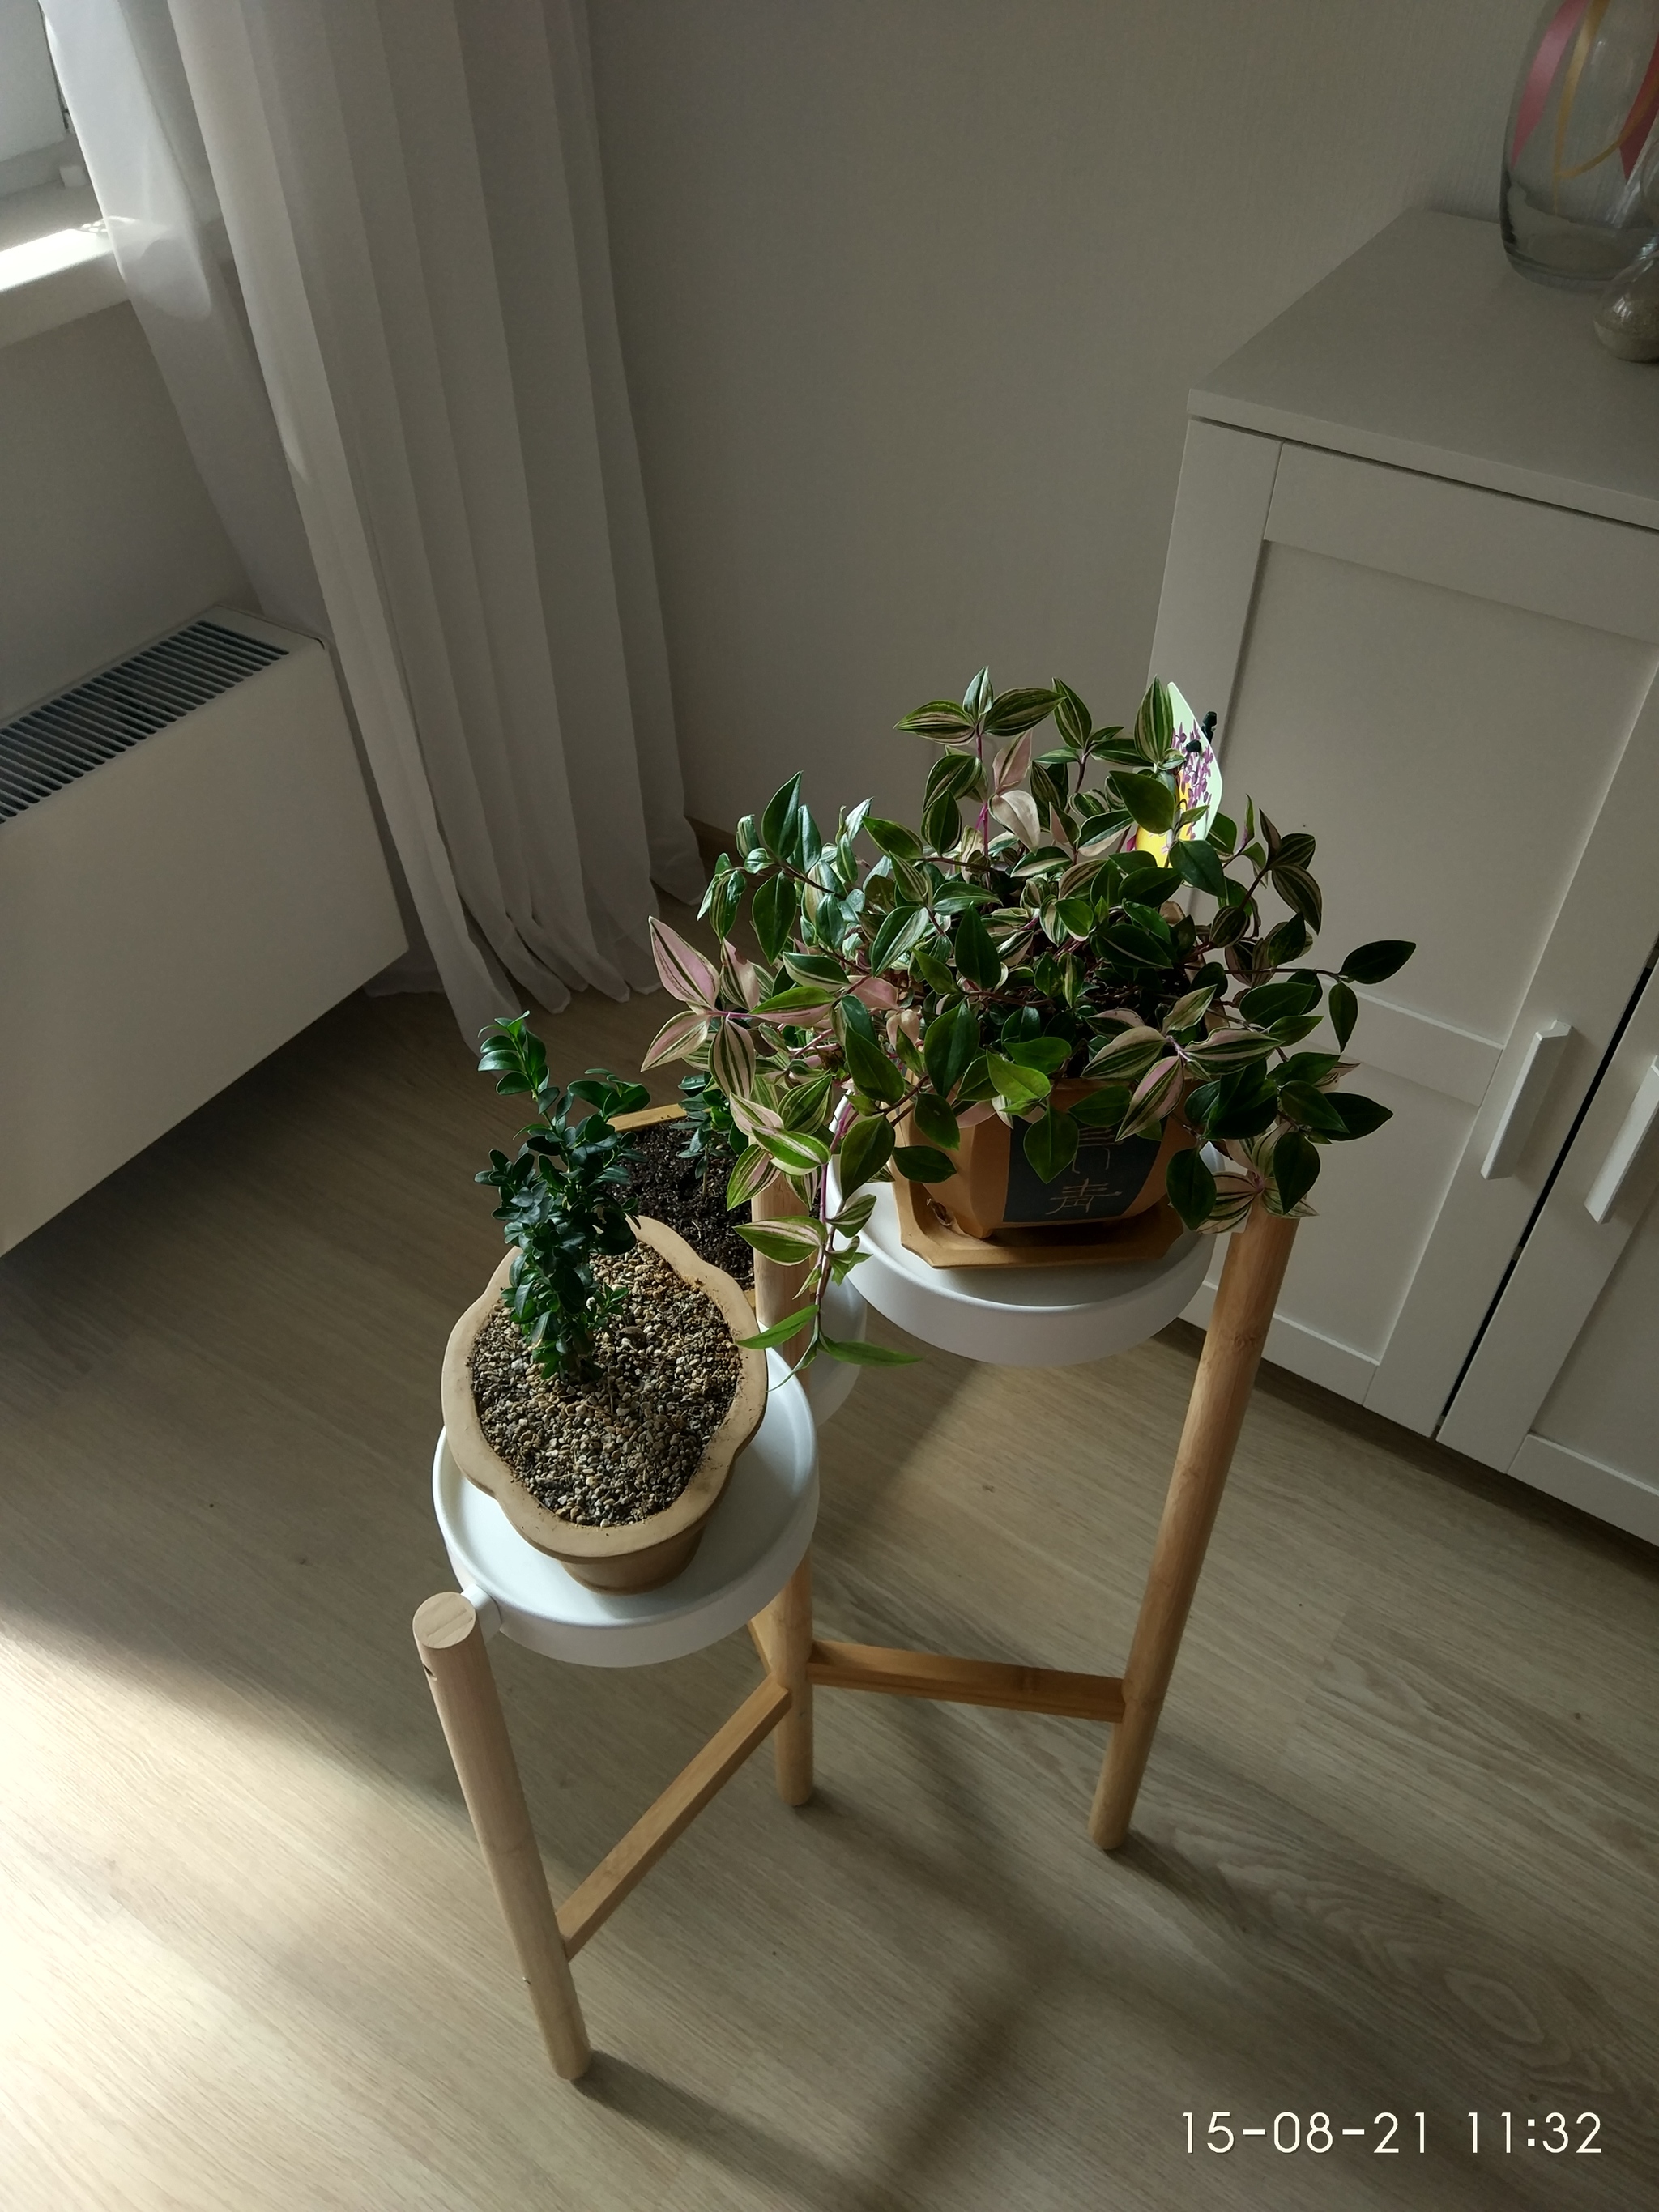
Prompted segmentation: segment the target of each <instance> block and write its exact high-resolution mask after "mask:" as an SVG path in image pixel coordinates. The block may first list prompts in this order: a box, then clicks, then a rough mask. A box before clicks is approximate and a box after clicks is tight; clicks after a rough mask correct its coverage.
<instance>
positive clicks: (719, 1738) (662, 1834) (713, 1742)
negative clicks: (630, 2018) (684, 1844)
mask: <svg viewBox="0 0 1659 2212" xmlns="http://www.w3.org/2000/svg"><path fill="white" fill-rule="evenodd" d="M788 1710H789V1692H788V1691H787V1689H786V1688H785V1687H784V1686H783V1684H782V1683H781V1682H778V1681H775V1680H773V1679H772V1678H771V1677H770V1676H768V1678H767V1680H765V1681H763V1683H762V1684H761V1685H760V1686H759V1688H758V1689H756V1690H753V1691H751V1692H750V1694H749V1696H748V1697H746V1698H745V1699H744V1701H743V1703H742V1704H741V1705H739V1706H738V1710H737V1711H736V1712H734V1713H733V1714H732V1717H731V1719H730V1720H729V1721H727V1722H726V1725H725V1727H724V1728H722V1729H717V1730H716V1731H715V1733H714V1735H711V1736H710V1737H709V1739H708V1742H707V1743H706V1744H704V1746H703V1747H702V1750H701V1751H700V1752H699V1753H697V1755H696V1758H695V1759H692V1760H691V1762H690V1765H687V1766H684V1767H683V1768H682V1769H681V1771H680V1772H679V1773H678V1774H677V1775H676V1776H675V1778H674V1779H673V1780H672V1781H671V1783H670V1784H669V1785H668V1787H667V1789H666V1790H664V1791H663V1793H662V1795H661V1796H660V1797H659V1798H658V1800H657V1802H656V1803H655V1804H654V1805H653V1806H652V1807H651V1808H650V1809H649V1811H648V1812H645V1813H642V1814H641V1815H640V1817H639V1819H638V1820H635V1823H634V1825H633V1826H632V1827H631V1828H630V1829H629V1832H628V1833H627V1834H626V1835H625V1836H624V1837H623V1839H622V1841H621V1842H620V1843H619V1844H617V1845H615V1847H614V1848H613V1849H612V1850H609V1851H607V1852H606V1853H605V1857H603V1858H602V1859H601V1860H600V1861H599V1864H598V1866H596V1867H595V1868H594V1869H593V1871H592V1874H591V1875H588V1877H587V1879H586V1881H583V1882H580V1883H579V1884H578V1885H577V1887H575V1888H574V1889H573V1890H572V1891H571V1893H570V1894H569V1896H568V1898H566V1899H565V1901H564V1903H563V1904H562V1905H561V1906H560V1907H559V1911H558V1923H559V1934H560V1935H561V1936H562V1938H563V1939H564V1948H565V1953H566V1955H567V1957H569V1958H572V1959H574V1957H575V1955H576V1954H577V1952H578V1951H580V1949H581V1948H582V1945H583V1944H584V1943H586V1941H587V1939H588V1937H589V1936H592V1934H593V1933H594V1931H595V1930H596V1929H599V1928H602V1927H603V1926H604V1925H605V1922H606V1921H607V1920H608V1919H609V1918H610V1917H611V1914H612V1913H613V1912H614V1911H616V1909H617V1906H618V1905H620V1904H621V1903H622V1901H623V1898H625V1897H626V1896H627V1895H628V1893H629V1891H630V1890H632V1889H635V1888H636V1887H638V1885H639V1884H640V1883H641V1881H644V1879H645V1877H646V1875H647V1874H649V1873H650V1871H651V1869H652V1868H653V1866H655V1864H656V1863H657V1861H658V1860H659V1858H660V1857H662V1855H663V1853H664V1852H665V1850H667V1849H668V1847H669V1845H670V1844H672V1843H673V1842H674V1840H675V1838H677V1837H679V1836H683V1835H684V1833H685V1831H686V1830H687V1829H688V1828H689V1827H690V1825H691V1823H692V1821H693V1820H696V1817H697V1815H698V1814H699V1813H701V1812H702V1808H703V1807H704V1806H705V1805H706V1804H708V1801H709V1799H710V1798H711V1797H713V1796H715V1795H716V1794H717V1792H718V1791H719V1790H721V1789H722V1788H723V1787H724V1786H725V1784H726V1783H728V1782H729V1781H730V1780H731V1779H732V1776H733V1775H734V1774H735V1773H736V1772H737V1771H738V1768H739V1767H740V1766H741V1765H743V1763H744V1759H747V1758H748V1756H749V1754H750V1752H751V1751H753V1750H754V1748H755V1747H756V1746H757V1744H760V1743H764V1741H766V1739H767V1737H768V1736H769V1735H770V1734H771V1733H772V1731H773V1729H775V1727H776V1726H777V1724H778V1723H779V1722H780V1721H781V1719H782V1718H783V1717H784V1715H785V1714H786V1713H787V1711H788Z"/></svg>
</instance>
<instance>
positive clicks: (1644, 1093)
mask: <svg viewBox="0 0 1659 2212" xmlns="http://www.w3.org/2000/svg"><path fill="white" fill-rule="evenodd" d="M1655 1121H1659V1060H1655V1061H1654V1063H1653V1065H1652V1066H1651V1067H1650V1068H1649V1070H1648V1072H1647V1073H1646V1074H1645V1075H1644V1077H1643V1078H1642V1080H1641V1083H1640V1085H1638V1090H1637V1093H1636V1096H1635V1097H1634V1098H1633V1099H1632V1101H1631V1109H1630V1111H1629V1113H1628V1114H1626V1116H1625V1118H1624V1121H1622V1122H1621V1123H1620V1129H1619V1134H1618V1135H1617V1136H1616V1137H1615V1138H1614V1139H1613V1143H1612V1145H1611V1146H1610V1147H1609V1149H1608V1152H1607V1158H1606V1159H1604V1160H1603V1161H1602V1163H1601V1173H1600V1174H1599V1175H1598V1176H1596V1178H1595V1182H1593V1183H1592V1184H1591V1185H1590V1187H1589V1195H1588V1196H1587V1197H1586V1199H1585V1200H1584V1211H1585V1212H1586V1213H1588V1214H1589V1218H1590V1219H1591V1220H1592V1221H1605V1220H1606V1219H1607V1216H1608V1214H1610V1213H1611V1212H1613V1207H1614V1206H1617V1205H1618V1203H1619V1194H1620V1191H1621V1190H1622V1189H1623V1188H1624V1187H1625V1177H1626V1176H1627V1175H1628V1174H1629V1173H1630V1171H1631V1170H1632V1168H1633V1167H1634V1166H1635V1164H1636V1155H1637V1154H1638V1152H1640V1151H1641V1149H1642V1146H1644V1144H1645V1143H1646V1141H1647V1135H1648V1132H1649V1130H1650V1129H1651V1128H1652V1127H1653V1125H1654V1123H1655Z"/></svg>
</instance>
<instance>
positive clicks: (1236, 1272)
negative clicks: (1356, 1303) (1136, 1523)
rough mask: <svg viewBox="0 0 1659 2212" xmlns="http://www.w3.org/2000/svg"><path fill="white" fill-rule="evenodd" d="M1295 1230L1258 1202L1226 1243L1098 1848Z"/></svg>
mask: <svg viewBox="0 0 1659 2212" xmlns="http://www.w3.org/2000/svg"><path fill="white" fill-rule="evenodd" d="M1295 1236H1296V1224H1295V1222H1294V1221H1290V1220H1285V1219H1282V1218H1280V1217H1279V1215H1277V1214H1272V1213H1269V1212H1267V1211H1266V1209H1265V1208H1264V1207H1262V1206H1260V1205H1258V1206H1256V1208H1255V1212H1254V1213H1253V1214H1252V1215H1251V1216H1250V1218H1249V1222H1248V1223H1247V1224H1246V1225H1245V1226H1244V1228H1243V1229H1242V1230H1240V1231H1235V1233H1234V1235H1233V1237H1232V1238H1231V1243H1230V1245H1229V1248H1228V1251H1227V1257H1226V1261H1225V1264H1224V1266H1223V1267H1222V1271H1221V1287H1220V1289H1219V1290H1218V1291H1217V1293H1216V1301H1215V1310H1214V1312H1213V1313H1212V1315H1211V1316H1210V1327H1209V1333H1208V1334H1207V1335H1206V1337H1205V1340H1204V1351H1203V1355H1202V1357H1201V1358H1200V1360H1199V1363H1198V1375H1197V1377H1196V1379H1195V1380H1194V1384H1193V1395H1192V1398H1191V1400H1190V1401H1189V1402H1188V1407H1187V1419H1186V1423H1185V1425H1184V1426H1183V1427H1182V1431H1181V1445H1180V1449H1178V1451H1177V1452H1176V1463H1175V1472H1174V1474H1172V1475H1171V1476H1170V1491H1169V1495H1168V1497H1167V1498H1165V1500H1164V1517H1163V1520H1162V1521H1161V1522H1160V1523H1159V1525H1158V1541H1157V1544H1156V1545H1155V1547H1153V1552H1152V1569H1151V1571H1150V1572H1149V1574H1148V1575H1147V1577H1146V1595H1144V1596H1143V1597H1142V1599H1141V1601H1140V1614H1139V1619H1138V1620H1137V1621H1136V1623H1135V1633H1134V1641H1133V1644H1132V1645H1131V1646H1130V1650H1129V1663H1128V1665H1127V1667H1126V1668H1124V1671H1123V1718H1122V1719H1121V1721H1120V1722H1119V1723H1118V1725H1117V1726H1116V1728H1115V1729H1114V1730H1113V1731H1112V1741H1111V1743H1110V1745H1109V1748H1108V1750H1107V1753H1106V1762H1105V1765H1103V1767H1102V1769H1101V1774H1100V1786H1099V1788H1098V1789H1097V1790H1096V1792H1095V1802H1094V1807H1093V1809H1092V1810H1091V1813H1090V1815H1089V1834H1090V1838H1091V1840H1092V1841H1093V1842H1095V1843H1097V1844H1099V1845H1100V1847H1101V1849H1102V1850H1108V1851H1110V1850H1116V1849H1117V1847H1118V1845H1119V1844H1121V1843H1122V1841H1123V1839H1124V1838H1125V1837H1126V1836H1127V1834H1128V1832H1129V1822H1130V1820H1131V1819H1132V1818H1133V1814H1134V1808H1135V1798H1136V1796H1137V1795H1138V1793H1139V1789H1140V1781H1141V1777H1142V1776H1143V1775H1144V1774H1145V1772H1146V1760H1147V1757H1148V1755H1149V1753H1151V1751H1152V1738H1153V1735H1155V1734H1156V1732H1157V1729H1158V1715H1159V1713H1160V1712H1161V1711H1163V1709H1164V1696H1165V1694H1166V1692H1168V1690H1169V1687H1170V1676H1171V1674H1173V1673H1174V1672H1175V1663H1176V1655H1177V1654H1178V1652H1179V1651H1180V1650H1181V1638H1182V1631H1183V1630H1184V1629H1185V1627H1186V1626H1187V1614H1188V1610H1189V1608H1190V1607H1191V1605H1192V1601H1193V1595H1194V1591H1195V1590H1196V1589H1197V1588H1198V1577H1199V1574H1200V1571H1201V1570H1202V1568H1203V1565H1204V1553H1205V1551H1206V1548H1207V1547H1208V1545H1209V1541H1210V1531H1211V1529H1212V1528H1213V1526H1214V1525H1215V1516H1216V1513H1217V1510H1218V1508H1219V1506H1220V1504H1221V1493H1222V1491H1223V1489H1224V1487H1225V1484H1226V1480H1227V1471H1228V1469H1229V1468H1231V1465H1232V1459H1233V1448H1234V1446H1235V1445H1236V1444H1237V1442H1238V1432H1239V1431H1240V1429H1241V1428H1242V1427H1243V1425H1244V1411H1245V1407H1247V1406H1248V1405H1249V1399H1250V1389H1251V1386H1252V1384H1253V1383H1255V1370H1256V1369H1257V1367H1258V1366H1259V1365H1260V1364H1261V1347H1262V1346H1263V1344H1264V1343H1265V1342H1266V1341H1267V1329H1268V1326H1269V1324H1270V1322H1272V1320H1273V1307H1274V1305H1275V1304H1276V1303H1277V1302H1278V1298H1279V1285H1280V1284H1281V1283H1282V1282H1283V1281H1284V1279H1285V1267H1286V1266H1287V1265H1288V1264H1289V1261H1290V1256H1291V1243H1292V1242H1293V1240H1294V1238H1295Z"/></svg>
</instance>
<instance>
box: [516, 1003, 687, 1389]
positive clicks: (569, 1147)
mask: <svg viewBox="0 0 1659 2212" xmlns="http://www.w3.org/2000/svg"><path fill="white" fill-rule="evenodd" d="M481 1042H482V1044H483V1058H482V1059H481V1060H479V1062H478V1069H479V1073H481V1074H485V1075H493V1076H494V1077H495V1088H496V1090H497V1091H505V1092H507V1094H508V1095H509V1096H513V1095H516V1096H518V1097H528V1098H529V1099H530V1100H531V1102H532V1104H533V1105H534V1107H535V1109H536V1111H535V1114H534V1116H533V1118H532V1120H531V1121H529V1122H528V1123H527V1124H526V1127H524V1128H523V1129H522V1130H521V1131H520V1135H521V1136H522V1138H523V1139H524V1142H523V1143H522V1144H521V1145H520V1147H519V1149H518V1151H517V1152H515V1153H514V1154H513V1158H511V1159H509V1158H507V1154H506V1153H505V1152H491V1154H490V1155H489V1166H488V1167H487V1168H482V1169H480V1170H479V1171H478V1173H477V1176H474V1177H473V1180H474V1182H483V1183H488V1184H489V1186H490V1188H492V1189H493V1190H495V1191H496V1192H497V1193H499V1194H500V1197H501V1204H500V1205H499V1206H497V1207H496V1208H495V1219H496V1220H497V1221H499V1222H500V1223H501V1225H502V1232H501V1233H502V1234H503V1236H504V1237H506V1239H507V1243H509V1244H511V1245H513V1246H516V1248H517V1250H516V1255H515V1256H514V1259H513V1267H512V1272H511V1273H510V1274H509V1275H508V1277H507V1287H506V1289H505V1290H503V1291H502V1292H501V1304H503V1305H504V1306H505V1307H506V1308H507V1312H508V1313H509V1314H510V1315H511V1316H512V1317H513V1321H514V1322H516V1323H517V1324H518V1328H519V1332H520V1335H521V1336H522V1337H523V1338H524V1340H525V1344H526V1348H527V1349H528V1351H529V1352H530V1355H531V1357H532V1358H533V1359H534V1360H535V1362H536V1364H538V1366H539V1367H540V1368H541V1370H542V1371H543V1373H544V1374H545V1375H549V1376H552V1375H562V1376H567V1377H568V1379H570V1380H571V1381H586V1380H588V1379H590V1378H591V1376H592V1346H593V1338H594V1334H595V1333H596V1332H597V1331H598V1330H599V1329H601V1328H604V1326H605V1323H606V1322H608V1321H609V1320H610V1319H611V1317H612V1316H613V1315H614V1314H616V1313H617V1311H618V1310H620V1309H621V1308H622V1306H623V1304H626V1302H627V1296H628V1294H627V1291H625V1290H624V1289H623V1287H622V1285H619V1284H615V1283H613V1284H611V1285H609V1286H608V1287H607V1286H605V1285H601V1284H600V1283H599V1281H598V1280H597V1279H596V1278H595V1276H594V1273H593V1259H594V1255H595V1254H597V1253H600V1252H629V1251H631V1250H632V1249H633V1248H634V1245H635V1242H636V1241H637V1240H636V1238H635V1234H634V1231H633V1227H632V1225H631V1224H630V1222H629V1218H628V1208H627V1205H626V1203H625V1200H626V1198H627V1193H628V1182H629V1166H630V1164H632V1163H633V1161H634V1160H635V1158H636V1157H637V1156H636V1154H635V1152H634V1150H633V1148H632V1146H630V1145H629V1140H628V1138H627V1136H626V1135H625V1133H623V1131H621V1130H618V1129H614V1128H612V1127H611V1122H612V1121H613V1120H614V1118H615V1117H616V1116H617V1115H618V1114H632V1113H636V1112H637V1111H638V1110H639V1109H640V1108H641V1107H642V1106H648V1105H649V1104H650V1103H651V1094H650V1092H649V1091H647V1089H646V1087H645V1085H643V1084H642V1083H623V1082H618V1080H617V1078H616V1077H615V1076H614V1075H612V1074H611V1073H610V1071H609V1070H608V1069H606V1068H603V1067H590V1068H589V1069H588V1071H587V1074H586V1077H585V1078H584V1079H580V1080H579V1081H577V1082H575V1083H573V1084H571V1085H570V1086H569V1088H568V1090H567V1091H562V1090H561V1089H560V1087H559V1085H557V1084H556V1083H555V1082H554V1080H553V1079H552V1077H551V1076H550V1074H549V1073H548V1066H547V1049H546V1047H545V1046H544V1044H543V1042H542V1041H541V1039H540V1038H539V1037H538V1036H536V1035H535V1034H534V1033H533V1031H532V1029H531V1027H530V1020H529V1017H528V1016H527V1015H526V1014H515V1015H513V1017H512V1018H511V1019H510V1020H506V1021H501V1022H497V1023H495V1025H494V1026H493V1027H492V1028H490V1029H488V1030H485V1031H484V1032H483V1038H482V1040H481ZM578 1115H582V1116H584V1117H585V1118H582V1119H578V1118H576V1117H577V1116H578Z"/></svg>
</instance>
